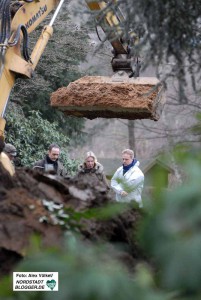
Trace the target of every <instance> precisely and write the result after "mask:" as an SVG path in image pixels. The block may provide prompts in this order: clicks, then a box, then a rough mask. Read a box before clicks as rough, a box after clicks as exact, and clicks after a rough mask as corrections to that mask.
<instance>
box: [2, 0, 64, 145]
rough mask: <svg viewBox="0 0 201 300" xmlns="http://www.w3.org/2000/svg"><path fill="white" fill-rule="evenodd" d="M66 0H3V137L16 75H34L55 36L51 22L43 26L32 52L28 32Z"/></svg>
mask: <svg viewBox="0 0 201 300" xmlns="http://www.w3.org/2000/svg"><path fill="white" fill-rule="evenodd" d="M63 2H64V0H61V1H59V0H33V1H32V0H25V1H18V2H16V3H17V6H14V5H13V6H12V4H10V0H2V3H1V4H0V13H1V15H0V16H1V18H0V25H1V29H2V31H1V32H0V140H3V138H4V128H5V120H4V113H5V110H6V107H7V103H8V99H9V95H10V92H11V90H12V88H13V86H14V84H15V80H16V77H17V76H21V77H27V78H31V77H32V75H33V71H34V69H35V67H36V65H37V63H38V61H39V59H40V57H41V55H42V53H43V52H44V49H45V46H46V45H47V43H48V40H49V38H50V37H51V36H52V33H53V28H52V22H51V23H50V25H47V26H45V27H44V28H43V31H42V34H41V36H40V38H39V39H38V41H37V43H36V45H35V47H34V49H33V50H32V53H31V55H29V54H28V50H27V48H28V41H27V39H28V34H30V33H31V32H32V31H34V30H35V28H36V27H37V26H38V25H39V24H41V22H42V21H43V20H44V19H45V18H46V17H47V15H48V14H49V13H50V12H52V11H53V10H55V9H56V8H58V7H61V5H62V4H63ZM54 18H55V15H54ZM22 44H23V54H22V53H21V48H22Z"/></svg>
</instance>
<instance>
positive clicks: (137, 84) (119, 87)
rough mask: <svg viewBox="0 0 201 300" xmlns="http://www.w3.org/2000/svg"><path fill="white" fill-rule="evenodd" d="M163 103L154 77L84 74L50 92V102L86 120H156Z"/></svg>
mask: <svg viewBox="0 0 201 300" xmlns="http://www.w3.org/2000/svg"><path fill="white" fill-rule="evenodd" d="M164 102H165V97H164V93H163V87H162V85H160V84H159V80H158V79H157V78H152V77H138V78H128V77H127V76H126V77H125V78H124V77H123V78H119V77H117V76H113V77H104V76H85V77H83V78H81V79H78V80H76V81H74V82H71V83H70V84H69V85H68V86H67V87H62V88H60V89H58V90H57V91H55V92H54V93H52V95H51V105H52V106H54V107H57V108H58V109H59V110H62V111H63V112H65V114H67V115H73V116H76V117H86V118H88V119H94V118H97V117H101V118H122V119H131V120H134V119H152V120H158V119H159V117H160V114H161V110H162V108H163V105H164Z"/></svg>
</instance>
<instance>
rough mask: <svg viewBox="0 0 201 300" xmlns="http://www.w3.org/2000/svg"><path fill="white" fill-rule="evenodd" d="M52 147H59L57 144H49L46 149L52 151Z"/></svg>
mask: <svg viewBox="0 0 201 300" xmlns="http://www.w3.org/2000/svg"><path fill="white" fill-rule="evenodd" d="M52 148H57V149H60V147H59V146H58V145H57V144H51V145H49V148H48V150H49V151H50V152H51V151H52Z"/></svg>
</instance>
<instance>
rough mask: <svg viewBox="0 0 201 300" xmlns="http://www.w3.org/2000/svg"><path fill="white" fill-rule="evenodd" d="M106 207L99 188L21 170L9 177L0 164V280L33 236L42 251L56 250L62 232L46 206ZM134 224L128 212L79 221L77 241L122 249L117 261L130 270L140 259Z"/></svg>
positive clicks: (104, 193)
mask: <svg viewBox="0 0 201 300" xmlns="http://www.w3.org/2000/svg"><path fill="white" fill-rule="evenodd" d="M109 203H113V200H112V199H111V198H110V196H109V195H108V193H107V191H106V189H105V187H104V186H101V185H94V183H93V182H89V181H88V182H86V181H84V180H80V179H79V181H78V180H77V179H76V178H73V179H68V180H67V179H59V178H58V177H56V176H54V175H42V174H40V173H37V172H36V171H35V172H34V171H32V170H26V169H19V170H17V172H16V175H15V176H14V177H12V178H11V177H10V176H9V174H8V173H7V172H6V171H5V170H4V169H3V167H2V165H1V164H0V228H1V229H0V265H1V268H0V276H4V275H5V274H8V273H10V272H11V271H12V270H13V268H14V267H15V265H16V264H17V263H18V262H19V261H21V260H22V259H23V257H24V256H26V253H27V249H28V247H29V246H30V238H31V237H32V235H33V234H34V233H37V234H38V235H39V236H40V237H41V242H42V244H43V246H44V247H48V246H52V245H61V246H62V243H63V233H64V229H63V226H61V225H59V224H56V223H57V222H55V219H54V218H53V216H52V211H51V205H52V204H53V205H55V206H63V208H66V209H69V208H70V209H71V211H80V212H83V211H86V210H88V209H91V208H95V207H103V206H104V205H106V204H109ZM47 204H48V205H49V204H50V206H48V205H47ZM48 207H49V208H48ZM140 219H141V214H140V212H139V210H137V209H134V208H131V209H129V210H128V211H126V212H123V213H121V214H119V215H118V216H115V217H113V218H110V219H108V220H104V221H103V220H102V221H101V220H96V219H95V218H93V220H92V219H84V218H83V219H82V221H80V224H79V228H80V236H81V239H82V240H83V241H87V242H91V243H94V242H97V241H98V242H101V241H102V242H106V243H109V244H110V245H111V247H113V246H114V245H115V244H116V243H121V244H124V245H126V247H125V249H127V250H125V251H120V252H117V258H118V259H119V260H121V261H122V262H123V263H124V264H125V265H126V266H127V267H128V268H129V269H133V268H134V267H135V264H136V262H137V261H139V260H141V259H143V257H142V253H141V251H140V250H139V247H138V244H137V242H136V241H135V240H134V238H133V236H134V232H135V228H136V226H137V224H138V221H139V220H140Z"/></svg>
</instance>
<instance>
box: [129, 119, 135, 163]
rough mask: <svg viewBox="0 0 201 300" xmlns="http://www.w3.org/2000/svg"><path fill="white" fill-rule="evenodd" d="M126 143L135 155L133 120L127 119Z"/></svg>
mask: <svg viewBox="0 0 201 300" xmlns="http://www.w3.org/2000/svg"><path fill="white" fill-rule="evenodd" d="M128 145H129V148H130V149H132V150H133V151H134V155H135V157H136V155H137V149H136V143H135V121H134V120H128Z"/></svg>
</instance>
